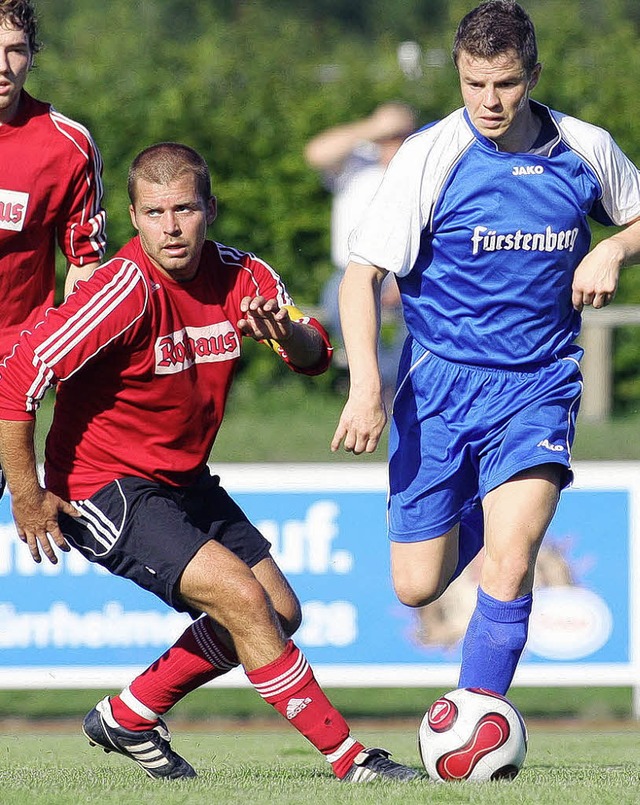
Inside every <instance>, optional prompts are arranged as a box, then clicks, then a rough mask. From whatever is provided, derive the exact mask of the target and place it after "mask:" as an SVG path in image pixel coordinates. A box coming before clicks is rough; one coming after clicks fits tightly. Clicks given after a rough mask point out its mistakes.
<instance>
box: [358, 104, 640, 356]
mask: <svg viewBox="0 0 640 805" xmlns="http://www.w3.org/2000/svg"><path fill="white" fill-rule="evenodd" d="M532 103H533V102H532ZM534 108H535V110H536V112H537V114H538V115H540V116H541V117H542V118H543V119H544V118H546V119H547V125H549V124H551V125H552V126H553V128H554V129H555V131H556V132H557V136H556V137H555V138H554V139H553V141H552V142H551V143H550V144H549V146H548V148H547V149H546V150H545V152H544V153H543V154H540V153H535V152H534V153H507V152H503V151H498V150H496V146H495V144H494V143H493V142H491V141H490V140H488V139H486V138H484V137H483V136H482V135H481V134H479V132H477V131H476V130H475V129H474V127H473V126H472V125H471V123H470V121H469V118H468V116H467V114H466V112H465V111H464V110H463V109H459V110H457V111H456V112H454V113H453V114H451V115H449V117H447V118H445V119H444V120H441V121H439V122H437V123H435V124H434V125H432V126H430V127H428V128H426V129H424V130H422V131H420V132H418V133H416V134H415V135H413V136H412V137H410V138H409V139H408V140H407V142H406V143H405V144H404V145H403V146H402V148H401V149H400V151H399V152H398V154H397V155H396V156H395V158H394V160H393V162H392V163H391V165H390V166H389V168H388V169H387V173H386V175H385V178H384V180H383V183H382V186H381V188H380V190H379V191H378V193H377V195H376V197H375V199H374V201H373V203H372V205H371V207H370V208H369V210H368V212H367V213H366V214H365V216H364V220H363V222H362V223H361V225H360V226H359V227H358V228H357V229H356V230H355V232H354V234H353V236H352V239H351V258H352V259H353V260H355V261H357V262H363V263H370V264H372V265H377V266H380V267H382V268H386V269H388V270H389V271H392V272H394V273H395V274H396V275H397V277H398V284H399V287H400V291H401V294H402V300H403V306H404V313H405V319H406V323H407V327H408V329H409V332H410V333H411V335H412V336H413V337H414V338H415V339H416V340H417V341H418V342H419V343H420V344H422V346H423V347H424V348H426V349H429V350H431V351H432V352H433V353H434V354H436V355H438V356H439V357H441V358H445V359H447V360H452V361H457V362H461V363H469V364H473V365H480V366H502V367H506V368H515V367H517V366H518V365H525V364H526V365H529V364H537V363H541V362H544V361H547V360H549V359H552V358H553V357H556V356H559V355H561V354H562V353H563V351H564V350H566V349H567V347H568V346H569V345H570V344H571V343H572V342H573V341H574V339H575V338H576V336H577V334H578V332H579V329H580V315H579V314H578V313H577V312H576V311H575V310H574V309H573V307H572V304H571V284H572V280H573V274H574V271H575V269H576V267H577V265H578V264H579V262H580V261H581V260H582V258H583V257H584V255H585V254H586V253H587V251H588V249H589V244H590V230H589V223H588V220H587V217H588V216H591V217H592V218H594V219H595V220H597V221H599V222H601V223H603V224H606V225H610V224H615V225H624V224H628V223H630V222H631V221H633V220H634V219H636V218H638V217H639V216H640V174H639V172H638V170H637V168H636V167H635V166H634V165H633V164H632V163H631V162H630V161H629V160H628V159H627V157H626V156H625V155H624V154H623V153H622V151H621V150H620V149H619V148H618V146H617V145H616V144H615V142H614V141H613V140H612V139H611V137H610V135H609V134H608V133H607V132H605V131H604V130H602V129H600V128H597V127H595V126H592V125H590V124H588V123H584V122H582V121H579V120H576V119H575V118H571V117H568V116H566V115H562V114H560V113H558V112H552V111H550V110H548V109H547V108H546V107H544V106H542V105H541V104H534ZM540 299H544V300H545V301H544V304H543V305H542V307H541V306H540V303H539V300H540Z"/></svg>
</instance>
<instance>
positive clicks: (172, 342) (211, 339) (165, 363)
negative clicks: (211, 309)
mask: <svg viewBox="0 0 640 805" xmlns="http://www.w3.org/2000/svg"><path fill="white" fill-rule="evenodd" d="M155 354H156V374H159V375H172V374H177V373H178V372H182V371H184V370H185V369H188V368H189V366H193V364H194V363H214V362H217V361H229V360H231V359H232V358H238V357H240V341H239V339H238V334H237V333H236V331H235V330H234V329H233V326H232V325H231V322H229V321H223V322H219V323H218V324H209V325H207V326H206V327H185V328H184V330H178V331H177V332H175V333H171V334H170V335H163V336H161V337H160V338H158V339H157V340H156V346H155Z"/></svg>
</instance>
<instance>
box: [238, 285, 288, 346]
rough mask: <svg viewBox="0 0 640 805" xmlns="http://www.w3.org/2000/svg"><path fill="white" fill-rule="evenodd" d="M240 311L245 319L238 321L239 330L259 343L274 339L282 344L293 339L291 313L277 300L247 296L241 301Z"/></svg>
mask: <svg viewBox="0 0 640 805" xmlns="http://www.w3.org/2000/svg"><path fill="white" fill-rule="evenodd" d="M240 310H241V311H242V313H244V318H243V319H240V320H239V321H238V328H239V330H240V332H241V333H242V334H243V335H247V336H249V337H250V338H255V339H256V340H257V341H262V340H263V339H273V340H275V341H278V342H281V343H282V342H284V341H286V340H287V339H289V338H291V335H292V333H293V322H292V321H291V317H290V316H289V311H288V310H287V309H286V308H284V307H282V308H281V307H280V305H279V304H278V302H277V301H276V300H275V299H265V298H264V296H245V297H244V298H243V299H242V300H241V301H240Z"/></svg>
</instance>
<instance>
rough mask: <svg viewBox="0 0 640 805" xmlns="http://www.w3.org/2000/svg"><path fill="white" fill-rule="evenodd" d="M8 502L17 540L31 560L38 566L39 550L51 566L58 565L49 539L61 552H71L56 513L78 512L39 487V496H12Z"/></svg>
mask: <svg viewBox="0 0 640 805" xmlns="http://www.w3.org/2000/svg"><path fill="white" fill-rule="evenodd" d="M11 503H12V509H13V519H14V520H15V524H16V529H17V531H18V537H19V538H20V539H21V540H22V542H24V543H25V544H26V545H27V546H28V548H29V551H30V553H31V558H32V559H33V561H34V562H37V563H38V564H39V563H40V562H41V561H42V556H41V553H40V552H41V551H42V553H43V554H44V555H45V556H46V557H47V559H48V560H49V561H50V562H51V564H52V565H55V564H57V563H58V557H57V556H56V553H55V550H54V548H53V545H52V544H51V540H53V543H54V544H55V545H56V546H57V547H58V548H59V549H60V550H61V551H65V552H68V551H70V550H71V548H70V547H69V543H68V542H67V541H66V539H65V538H64V534H63V533H62V531H61V530H60V526H59V525H58V512H64V514H68V515H70V516H71V517H79V516H80V513H79V512H78V510H77V509H76V508H74V507H73V506H72V505H71V503H68V502H67V501H66V500H62V499H61V498H59V497H57V496H56V495H54V494H53V493H52V492H49V491H48V490H46V489H42V488H41V487H40V488H39V493H36V494H35V495H33V494H32V495H29V496H28V498H16V497H12V499H11Z"/></svg>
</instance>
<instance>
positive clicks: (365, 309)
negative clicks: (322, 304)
mask: <svg viewBox="0 0 640 805" xmlns="http://www.w3.org/2000/svg"><path fill="white" fill-rule="evenodd" d="M384 276H385V272H383V271H382V270H381V269H376V268H375V267H373V266H370V267H368V268H363V267H362V266H359V265H358V264H355V263H349V265H348V266H347V270H346V271H345V275H344V278H343V280H342V283H341V285H340V296H339V303H340V323H341V328H342V335H343V339H344V344H345V349H346V352H347V359H348V362H349V374H350V378H351V389H352V391H356V392H358V393H362V394H364V395H368V394H378V393H380V391H381V381H380V373H379V368H378V336H379V332H380V293H381V286H382V281H383V279H384Z"/></svg>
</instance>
